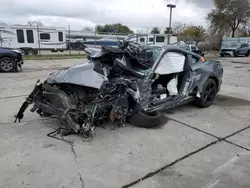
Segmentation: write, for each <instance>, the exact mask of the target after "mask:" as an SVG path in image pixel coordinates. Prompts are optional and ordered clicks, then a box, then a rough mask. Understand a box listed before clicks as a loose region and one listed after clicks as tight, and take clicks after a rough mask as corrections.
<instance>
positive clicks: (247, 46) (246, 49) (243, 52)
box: [239, 44, 249, 55]
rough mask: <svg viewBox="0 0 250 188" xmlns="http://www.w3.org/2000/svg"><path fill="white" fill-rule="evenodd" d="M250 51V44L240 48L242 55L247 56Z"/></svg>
mask: <svg viewBox="0 0 250 188" xmlns="http://www.w3.org/2000/svg"><path fill="white" fill-rule="evenodd" d="M248 49H249V45H248V44H242V45H241V46H240V48H239V54H240V55H243V54H246V53H247V51H248Z"/></svg>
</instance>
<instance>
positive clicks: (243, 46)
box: [241, 44, 249, 48]
mask: <svg viewBox="0 0 250 188" xmlns="http://www.w3.org/2000/svg"><path fill="white" fill-rule="evenodd" d="M245 47H249V45H248V44H242V45H241V48H245Z"/></svg>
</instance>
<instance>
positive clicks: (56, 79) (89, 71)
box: [47, 61, 108, 89]
mask: <svg viewBox="0 0 250 188" xmlns="http://www.w3.org/2000/svg"><path fill="white" fill-rule="evenodd" d="M94 66H95V65H94V63H93V62H91V61H89V62H86V63H79V64H76V65H74V66H72V67H71V68H69V69H66V70H61V71H56V72H54V73H51V74H50V76H49V77H48V78H47V82H48V83H50V84H55V83H60V84H62V83H68V84H75V85H80V86H87V87H92V88H96V89H100V88H101V86H102V84H103V83H104V82H105V81H106V80H108V78H107V77H106V76H104V75H102V74H100V73H98V72H96V71H94Z"/></svg>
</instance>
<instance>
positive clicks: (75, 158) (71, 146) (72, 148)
mask: <svg viewBox="0 0 250 188" xmlns="http://www.w3.org/2000/svg"><path fill="white" fill-rule="evenodd" d="M42 123H43V124H44V126H46V127H49V128H52V129H54V130H55V128H53V127H51V126H48V125H47V123H45V122H44V120H42ZM61 138H62V139H64V137H63V136H62V135H61ZM66 143H68V144H69V145H70V149H71V152H72V153H73V155H74V161H75V163H76V164H78V161H77V155H76V151H75V148H74V143H71V142H66ZM77 173H78V175H79V180H80V181H81V187H82V188H84V181H83V177H82V174H81V173H80V171H79V170H77Z"/></svg>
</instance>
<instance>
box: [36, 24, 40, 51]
mask: <svg viewBox="0 0 250 188" xmlns="http://www.w3.org/2000/svg"><path fill="white" fill-rule="evenodd" d="M36 29H37V42H38V54H39V55H40V54H41V52H40V48H41V47H40V35H39V33H40V32H39V25H38V22H36Z"/></svg>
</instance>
